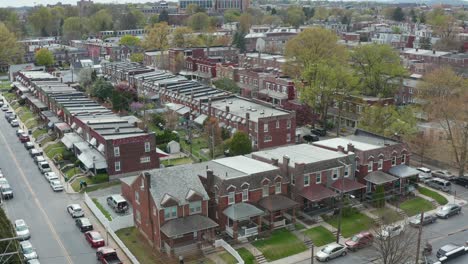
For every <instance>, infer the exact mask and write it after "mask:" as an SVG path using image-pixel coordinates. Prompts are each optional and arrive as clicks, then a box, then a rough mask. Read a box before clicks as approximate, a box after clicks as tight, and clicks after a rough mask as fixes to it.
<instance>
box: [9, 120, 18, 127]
mask: <svg viewBox="0 0 468 264" xmlns="http://www.w3.org/2000/svg"><path fill="white" fill-rule="evenodd" d="M10 125H11V126H12V127H19V122H18V120H16V119H13V120H11V122H10Z"/></svg>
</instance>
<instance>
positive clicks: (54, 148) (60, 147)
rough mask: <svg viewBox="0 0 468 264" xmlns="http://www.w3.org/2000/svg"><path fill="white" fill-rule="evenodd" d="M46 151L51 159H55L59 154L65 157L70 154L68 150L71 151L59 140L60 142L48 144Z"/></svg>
mask: <svg viewBox="0 0 468 264" xmlns="http://www.w3.org/2000/svg"><path fill="white" fill-rule="evenodd" d="M44 152H45V154H46V155H47V157H49V158H50V159H53V158H54V157H55V156H56V155H57V154H60V155H61V156H62V157H64V156H66V155H68V153H67V152H70V151H69V150H67V148H66V147H65V145H64V144H63V143H62V142H58V143H55V144H52V145H49V146H47V147H46V148H45V149H44Z"/></svg>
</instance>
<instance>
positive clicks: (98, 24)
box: [88, 9, 114, 33]
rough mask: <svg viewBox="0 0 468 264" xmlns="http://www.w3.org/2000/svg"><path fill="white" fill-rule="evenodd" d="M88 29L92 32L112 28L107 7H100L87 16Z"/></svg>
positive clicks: (110, 15)
mask: <svg viewBox="0 0 468 264" xmlns="http://www.w3.org/2000/svg"><path fill="white" fill-rule="evenodd" d="M88 25H89V30H90V31H91V32H93V33H98V32H99V31H106V30H112V28H113V27H114V21H113V18H112V14H111V13H110V12H109V10H108V9H101V10H99V11H98V12H97V13H95V14H94V15H92V16H91V17H90V18H89V23H88Z"/></svg>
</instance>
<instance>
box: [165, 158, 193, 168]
mask: <svg viewBox="0 0 468 264" xmlns="http://www.w3.org/2000/svg"><path fill="white" fill-rule="evenodd" d="M191 163H193V160H192V159H191V158H189V157H184V158H177V159H165V160H161V164H163V165H164V166H166V167H167V166H176V165H183V164H191Z"/></svg>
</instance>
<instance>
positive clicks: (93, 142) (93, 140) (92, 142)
mask: <svg viewBox="0 0 468 264" xmlns="http://www.w3.org/2000/svg"><path fill="white" fill-rule="evenodd" d="M89 143H90V144H91V145H93V146H96V143H97V141H96V139H95V138H92V139H91V140H90V141H89Z"/></svg>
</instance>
